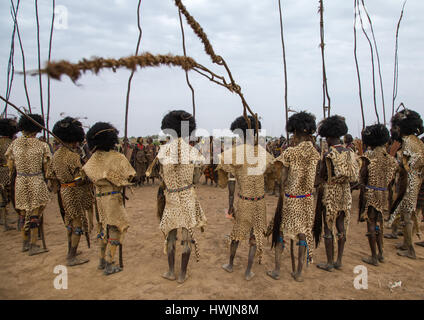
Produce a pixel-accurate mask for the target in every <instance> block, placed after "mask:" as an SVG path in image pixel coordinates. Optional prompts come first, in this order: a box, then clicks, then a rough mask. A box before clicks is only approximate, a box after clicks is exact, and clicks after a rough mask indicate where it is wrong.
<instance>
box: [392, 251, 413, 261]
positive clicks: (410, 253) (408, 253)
mask: <svg viewBox="0 0 424 320" xmlns="http://www.w3.org/2000/svg"><path fill="white" fill-rule="evenodd" d="M397 254H398V256H401V257H407V258H410V259H414V260H415V259H417V257H416V256H415V252H413V251H410V250H402V251H398V252H397Z"/></svg>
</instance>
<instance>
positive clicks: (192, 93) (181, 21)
mask: <svg viewBox="0 0 424 320" xmlns="http://www.w3.org/2000/svg"><path fill="white" fill-rule="evenodd" d="M178 16H179V18H180V27H181V36H182V41H183V52H184V57H187V52H186V46H185V36H184V26H183V19H182V18H181V10H180V9H178ZM185 77H186V83H187V86H188V87H189V88H190V90H191V103H192V106H193V118H194V119H196V103H195V100H194V89H193V86H192V85H191V83H190V79H189V78H188V71H187V70H185Z"/></svg>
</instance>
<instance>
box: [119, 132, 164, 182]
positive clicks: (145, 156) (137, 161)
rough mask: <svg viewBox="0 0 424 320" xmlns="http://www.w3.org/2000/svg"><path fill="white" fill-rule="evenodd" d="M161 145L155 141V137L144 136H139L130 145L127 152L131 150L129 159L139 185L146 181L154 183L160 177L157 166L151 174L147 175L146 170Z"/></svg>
mask: <svg viewBox="0 0 424 320" xmlns="http://www.w3.org/2000/svg"><path fill="white" fill-rule="evenodd" d="M158 149H159V147H158V146H157V145H155V144H154V143H153V139H152V138H151V137H148V138H146V139H143V138H142V137H138V138H137V142H136V143H135V144H133V145H129V148H128V150H127V152H128V151H129V155H128V157H129V159H130V162H131V164H132V166H133V167H134V169H135V172H136V178H135V183H136V184H137V185H138V186H142V185H144V183H146V184H149V182H150V181H152V184H154V183H155V179H158V178H159V172H158V170H157V166H154V167H153V168H152V169H153V170H152V172H151V174H150V175H149V176H148V177H147V176H146V171H147V169H148V168H149V166H150V164H152V162H153V160H154V159H155V158H156V156H157V153H158Z"/></svg>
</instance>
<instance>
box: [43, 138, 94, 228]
mask: <svg viewBox="0 0 424 320" xmlns="http://www.w3.org/2000/svg"><path fill="white" fill-rule="evenodd" d="M81 169H82V164H81V157H80V155H79V154H78V153H77V152H73V151H71V150H69V149H68V148H66V147H63V146H62V147H60V148H59V149H58V150H57V151H56V152H55V153H54V155H53V159H52V161H51V165H50V167H49V170H48V172H49V178H50V179H57V180H58V181H59V183H60V184H67V183H71V182H72V181H74V179H75V178H77V177H81ZM91 190H92V188H91V185H90V184H85V185H80V186H69V187H66V186H61V187H60V197H61V198H62V203H63V208H64V210H65V225H66V226H68V225H70V224H71V222H72V220H81V222H82V226H83V230H84V231H85V232H87V231H88V222H87V217H86V215H85V211H87V210H90V209H92V207H93V201H94V197H93V193H92V191H91Z"/></svg>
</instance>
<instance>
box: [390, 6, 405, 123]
mask: <svg viewBox="0 0 424 320" xmlns="http://www.w3.org/2000/svg"><path fill="white" fill-rule="evenodd" d="M405 5H406V0H405V2H404V3H403V6H402V11H401V13H400V17H399V21H398V24H397V27H396V45H395V70H394V72H393V99H392V117H393V116H394V114H395V101H396V97H397V92H398V80H399V61H398V45H399V28H400V22H401V21H402V17H403V11H404V10H405Z"/></svg>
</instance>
